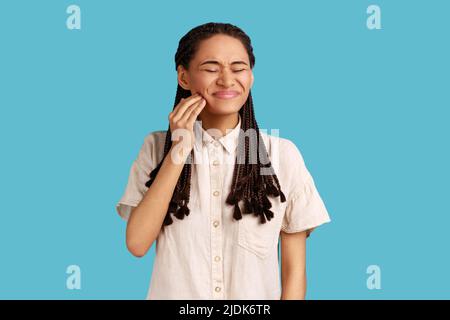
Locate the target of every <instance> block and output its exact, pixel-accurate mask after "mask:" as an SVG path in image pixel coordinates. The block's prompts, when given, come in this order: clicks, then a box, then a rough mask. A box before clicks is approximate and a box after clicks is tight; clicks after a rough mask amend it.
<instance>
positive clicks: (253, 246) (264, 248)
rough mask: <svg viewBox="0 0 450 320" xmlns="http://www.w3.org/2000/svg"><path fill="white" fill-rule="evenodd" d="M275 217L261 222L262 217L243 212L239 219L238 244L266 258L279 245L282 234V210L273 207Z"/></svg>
mask: <svg viewBox="0 0 450 320" xmlns="http://www.w3.org/2000/svg"><path fill="white" fill-rule="evenodd" d="M271 210H272V212H273V213H274V217H273V218H272V219H271V220H270V221H268V220H267V221H266V223H261V221H260V217H259V216H255V215H254V214H253V213H251V214H242V219H241V220H239V221H238V241H237V242H238V244H239V246H241V247H243V248H245V249H247V250H248V251H250V252H252V253H254V254H255V255H257V256H258V257H260V258H261V259H265V258H266V257H268V256H269V255H270V254H271V253H273V251H274V249H275V248H276V246H277V245H278V237H279V235H280V228H281V224H280V221H281V219H280V216H281V212H280V211H279V210H275V208H271Z"/></svg>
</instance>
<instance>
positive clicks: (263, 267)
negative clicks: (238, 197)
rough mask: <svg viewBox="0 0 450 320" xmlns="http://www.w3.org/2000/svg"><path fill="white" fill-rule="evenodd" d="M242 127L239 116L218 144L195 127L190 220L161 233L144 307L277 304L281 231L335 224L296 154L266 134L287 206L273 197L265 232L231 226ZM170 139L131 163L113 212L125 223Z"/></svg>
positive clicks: (255, 221)
mask: <svg viewBox="0 0 450 320" xmlns="http://www.w3.org/2000/svg"><path fill="white" fill-rule="evenodd" d="M240 126H241V117H240V116H239V123H238V125H237V126H236V127H235V128H234V129H233V130H232V131H230V132H228V133H227V134H226V135H224V136H223V137H220V138H219V139H217V140H215V139H214V138H213V137H212V136H211V135H209V134H208V133H207V132H206V131H205V130H204V129H203V128H202V127H201V124H200V122H199V121H196V122H195V130H200V131H201V132H202V133H203V134H202V138H201V139H196V142H195V145H194V148H193V150H194V158H193V159H196V160H194V164H193V165H192V171H191V193H190V201H189V204H188V207H189V208H190V214H189V216H185V217H184V219H183V220H179V219H177V218H176V217H175V216H173V215H172V219H173V223H172V224H171V225H168V226H165V228H164V231H163V232H160V233H159V235H158V237H157V239H156V256H155V260H154V268H153V273H152V277H151V281H150V288H149V290H148V294H147V297H146V299H205V300H208V299H258V300H268V299H275V300H279V299H280V298H281V281H280V280H281V279H280V276H279V270H280V269H279V267H280V266H279V261H278V240H279V236H280V231H281V230H283V231H284V232H287V233H293V232H300V231H305V230H310V231H312V230H313V229H314V228H315V227H317V226H319V225H321V224H323V223H326V222H330V221H331V220H330V217H329V215H328V212H327V209H326V207H325V205H324V203H323V201H322V199H321V197H320V195H319V193H318V191H317V189H316V187H315V184H314V180H313V178H312V176H311V175H310V173H309V171H308V170H307V168H306V166H305V162H304V160H303V157H302V155H301V153H300V151H299V150H298V148H297V147H296V146H295V144H294V143H293V142H291V141H290V140H288V139H285V138H281V137H278V136H274V135H269V134H267V133H265V132H264V131H260V132H261V136H262V138H263V141H264V143H265V146H266V149H267V152H268V154H269V156H270V159H271V162H272V165H273V168H274V170H275V173H276V174H277V177H278V180H279V182H280V186H281V190H282V191H283V193H284V194H285V196H286V201H285V202H281V201H280V197H276V198H274V197H272V196H268V199H269V200H270V201H271V203H272V207H271V209H270V210H271V211H272V212H273V213H274V217H273V218H272V219H271V220H270V221H266V223H264V224H260V223H259V217H255V216H253V215H252V214H243V215H242V219H241V220H238V221H236V220H234V218H233V210H234V207H233V206H232V205H228V204H226V203H225V199H226V197H227V195H228V193H229V192H230V188H231V181H232V177H233V169H234V161H233V160H234V158H235V156H236V149H237V148H236V147H237V142H238V136H239V131H240ZM165 137H166V131H154V132H151V133H149V134H148V135H147V136H146V137H145V139H144V143H143V145H142V148H141V150H140V151H139V154H138V156H137V158H136V159H135V160H134V161H133V164H132V166H131V170H130V174H129V178H128V184H127V186H126V189H125V192H124V194H123V196H122V198H121V199H120V201H119V202H118V203H117V205H116V210H117V212H118V213H119V214H120V216H121V217H122V218H124V219H125V220H128V217H129V213H130V210H131V207H135V206H137V205H138V204H139V202H140V201H141V199H142V198H143V196H144V194H145V192H146V191H147V189H148V188H147V187H146V186H145V182H147V181H148V179H149V172H150V171H151V170H153V168H155V167H156V165H157V164H158V163H159V162H160V161H161V160H162V157H163V153H164V142H165ZM197 159H198V160H197ZM200 159H201V163H197V162H199V160H200ZM230 160H231V161H230ZM241 210H242V209H241Z"/></svg>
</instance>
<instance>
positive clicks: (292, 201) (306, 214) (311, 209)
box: [281, 141, 331, 236]
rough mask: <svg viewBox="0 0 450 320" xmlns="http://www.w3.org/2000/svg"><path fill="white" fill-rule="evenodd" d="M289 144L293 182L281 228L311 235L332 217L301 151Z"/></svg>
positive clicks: (285, 230) (288, 231) (287, 231)
mask: <svg viewBox="0 0 450 320" xmlns="http://www.w3.org/2000/svg"><path fill="white" fill-rule="evenodd" d="M289 144H290V155H291V157H290V159H291V160H290V161H292V163H291V164H292V166H291V168H292V173H293V182H292V184H291V192H289V196H288V198H287V201H288V204H287V207H286V211H285V214H284V217H283V223H282V227H281V229H282V230H283V231H284V232H286V233H294V232H302V231H307V236H309V234H310V233H311V232H312V231H313V230H314V229H315V228H316V227H318V226H320V225H322V224H324V223H327V222H330V221H331V219H330V217H329V214H328V211H327V209H326V207H325V204H324V202H323V200H322V198H321V196H320V195H319V192H318V190H317V188H316V185H315V183H314V179H313V177H312V176H311V174H310V172H309V170H308V169H307V168H306V165H305V162H304V160H303V157H302V155H301V153H300V151H299V150H298V148H297V147H296V146H295V144H294V143H292V142H290V141H289Z"/></svg>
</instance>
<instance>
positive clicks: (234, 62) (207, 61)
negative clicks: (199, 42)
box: [199, 60, 248, 67]
mask: <svg viewBox="0 0 450 320" xmlns="http://www.w3.org/2000/svg"><path fill="white" fill-rule="evenodd" d="M208 63H212V64H216V65H220V63H219V62H218V61H216V60H206V61H203V62H202V63H200V64H199V67H200V66H202V65H204V64H208ZM231 64H232V65H234V64H245V65H246V66H248V64H247V62H245V61H233V62H232V63H231Z"/></svg>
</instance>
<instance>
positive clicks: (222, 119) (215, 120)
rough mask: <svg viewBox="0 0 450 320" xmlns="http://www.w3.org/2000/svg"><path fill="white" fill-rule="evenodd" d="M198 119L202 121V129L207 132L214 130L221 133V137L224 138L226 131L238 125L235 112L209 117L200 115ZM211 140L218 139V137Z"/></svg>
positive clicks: (208, 115)
mask: <svg viewBox="0 0 450 320" xmlns="http://www.w3.org/2000/svg"><path fill="white" fill-rule="evenodd" d="M199 119H200V120H201V121H202V127H203V129H205V130H208V129H211V128H214V129H217V130H219V131H220V132H221V134H222V135H221V136H224V135H226V134H227V130H228V131H229V130H233V129H234V128H236V126H237V125H238V123H239V113H238V112H236V113H232V114H226V115H216V114H214V115H211V114H203V113H201V114H200V115H199ZM215 131H216V130H215ZM213 138H220V136H219V137H213Z"/></svg>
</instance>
